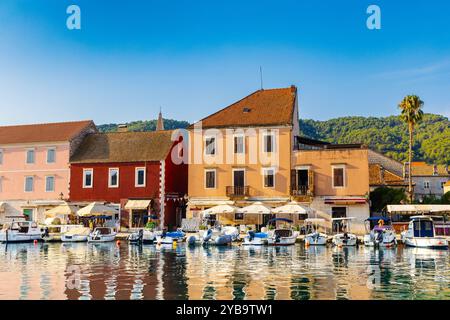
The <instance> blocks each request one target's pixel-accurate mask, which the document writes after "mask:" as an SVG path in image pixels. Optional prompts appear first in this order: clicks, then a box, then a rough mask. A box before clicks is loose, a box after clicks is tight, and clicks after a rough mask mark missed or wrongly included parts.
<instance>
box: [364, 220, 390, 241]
mask: <svg viewBox="0 0 450 320" xmlns="http://www.w3.org/2000/svg"><path fill="white" fill-rule="evenodd" d="M371 221H375V222H377V223H378V224H377V225H376V226H375V227H374V228H373V229H372V230H370V222H371ZM389 221H390V220H389V219H388V218H384V217H370V218H368V219H366V221H365V226H366V231H368V233H367V234H366V235H364V245H365V246H368V247H378V246H379V247H386V248H391V247H395V246H396V245H397V238H396V236H395V231H394V229H392V226H391V225H388V224H387V223H388V222H389Z"/></svg>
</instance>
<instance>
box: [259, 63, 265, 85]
mask: <svg viewBox="0 0 450 320" xmlns="http://www.w3.org/2000/svg"><path fill="white" fill-rule="evenodd" d="M259 76H260V80H261V90H264V88H263V73H262V67H261V66H259Z"/></svg>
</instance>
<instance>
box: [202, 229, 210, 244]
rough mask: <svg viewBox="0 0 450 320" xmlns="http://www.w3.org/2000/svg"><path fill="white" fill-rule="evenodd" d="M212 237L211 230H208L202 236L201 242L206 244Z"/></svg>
mask: <svg viewBox="0 0 450 320" xmlns="http://www.w3.org/2000/svg"><path fill="white" fill-rule="evenodd" d="M211 237H212V229H208V230H207V231H206V232H205V233H204V234H203V242H208V241H209V240H210V239H211Z"/></svg>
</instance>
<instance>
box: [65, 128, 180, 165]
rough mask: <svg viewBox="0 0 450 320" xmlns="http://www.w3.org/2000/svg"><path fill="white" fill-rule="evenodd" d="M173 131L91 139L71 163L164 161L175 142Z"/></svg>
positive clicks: (125, 133)
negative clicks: (172, 137)
mask: <svg viewBox="0 0 450 320" xmlns="http://www.w3.org/2000/svg"><path fill="white" fill-rule="evenodd" d="M171 136H172V131H152V132H114V133H95V134H91V135H88V136H87V137H86V138H85V139H84V140H83V142H82V143H81V145H80V147H79V148H78V149H77V151H76V152H75V154H74V155H73V156H72V157H71V159H70V162H71V163H110V162H138V161H160V160H164V159H165V158H166V156H167V154H168V153H169V151H170V149H171V147H172V145H173V143H174V142H173V141H172V139H171Z"/></svg>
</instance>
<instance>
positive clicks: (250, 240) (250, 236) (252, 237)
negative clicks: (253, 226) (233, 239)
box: [242, 230, 269, 246]
mask: <svg viewBox="0 0 450 320" xmlns="http://www.w3.org/2000/svg"><path fill="white" fill-rule="evenodd" d="M268 237H269V234H268V233H267V232H255V231H252V230H250V231H248V232H247V235H246V236H245V238H244V242H243V243H242V244H243V245H248V246H262V245H266V244H267V238H268Z"/></svg>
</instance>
